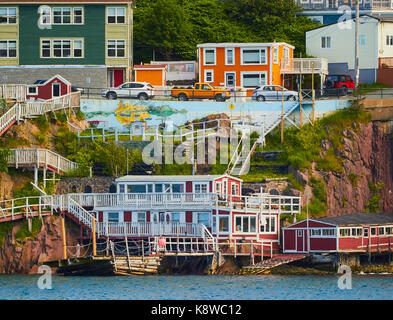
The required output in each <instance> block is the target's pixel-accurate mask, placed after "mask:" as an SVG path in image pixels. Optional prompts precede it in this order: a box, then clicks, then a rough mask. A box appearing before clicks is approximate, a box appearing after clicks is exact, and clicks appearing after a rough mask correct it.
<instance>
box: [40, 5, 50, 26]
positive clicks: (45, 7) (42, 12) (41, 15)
mask: <svg viewBox="0 0 393 320" xmlns="http://www.w3.org/2000/svg"><path fill="white" fill-rule="evenodd" d="M44 10H49V13H44ZM44 17H47V18H49V20H48V22H44V20H43V18H44ZM40 24H41V25H43V26H48V25H52V8H51V7H48V6H42V7H41V8H40Z"/></svg>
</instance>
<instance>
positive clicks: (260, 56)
mask: <svg viewBox="0 0 393 320" xmlns="http://www.w3.org/2000/svg"><path fill="white" fill-rule="evenodd" d="M247 50H259V63H245V62H244V51H247ZM262 51H264V52H265V62H262V54H261V52H262ZM267 60H268V57H267V48H266V47H265V48H262V47H261V48H252V47H250V48H241V49H240V64H241V65H242V66H266V65H267V64H268V62H267Z"/></svg>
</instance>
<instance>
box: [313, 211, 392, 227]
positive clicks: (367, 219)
mask: <svg viewBox="0 0 393 320" xmlns="http://www.w3.org/2000/svg"><path fill="white" fill-rule="evenodd" d="M315 220H317V221H320V222H326V223H332V224H335V225H338V226H347V225H380V224H393V214H389V213H354V214H347V215H343V216H339V217H326V218H320V219H315Z"/></svg>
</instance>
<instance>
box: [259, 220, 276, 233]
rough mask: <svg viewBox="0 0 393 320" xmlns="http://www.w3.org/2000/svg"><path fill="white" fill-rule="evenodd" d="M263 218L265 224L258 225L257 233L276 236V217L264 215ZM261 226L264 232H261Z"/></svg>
mask: <svg viewBox="0 0 393 320" xmlns="http://www.w3.org/2000/svg"><path fill="white" fill-rule="evenodd" d="M264 218H265V219H266V223H265V224H262V223H261V222H260V225H259V232H260V234H276V233H277V216H276V215H265V216H264ZM267 219H270V223H269V226H270V228H269V231H266V225H267ZM272 219H273V220H274V224H272ZM262 225H263V226H264V229H263V230H264V231H261V226H262ZM273 225H274V231H271V230H272V226H273Z"/></svg>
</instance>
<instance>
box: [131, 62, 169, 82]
mask: <svg viewBox="0 0 393 320" xmlns="http://www.w3.org/2000/svg"><path fill="white" fill-rule="evenodd" d="M134 70H135V82H148V83H150V84H151V85H152V86H158V87H164V86H165V85H166V71H167V65H166V64H156V65H152V64H146V65H135V66H134Z"/></svg>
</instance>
